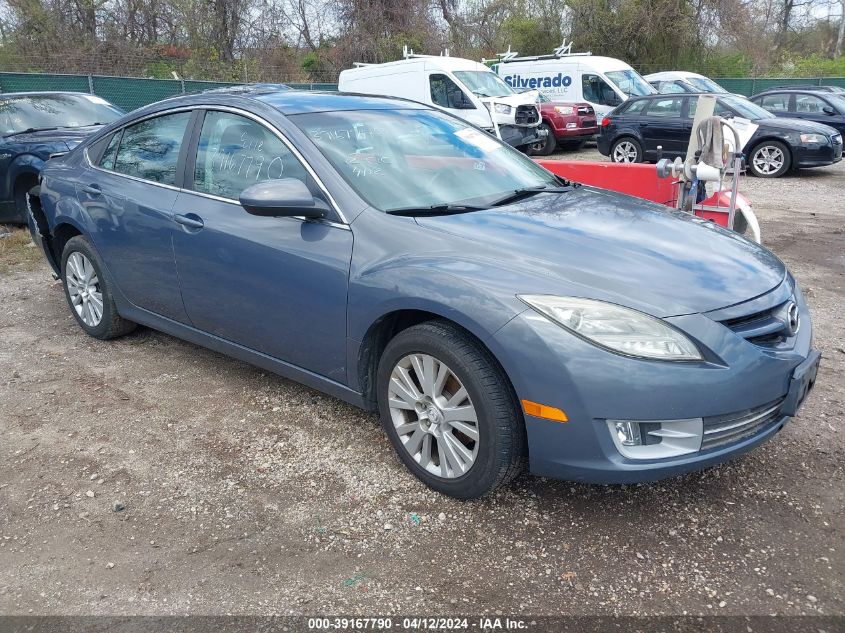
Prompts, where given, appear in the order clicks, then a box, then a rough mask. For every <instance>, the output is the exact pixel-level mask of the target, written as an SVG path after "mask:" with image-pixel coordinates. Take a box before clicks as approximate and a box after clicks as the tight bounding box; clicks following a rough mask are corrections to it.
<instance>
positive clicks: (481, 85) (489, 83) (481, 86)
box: [455, 70, 516, 97]
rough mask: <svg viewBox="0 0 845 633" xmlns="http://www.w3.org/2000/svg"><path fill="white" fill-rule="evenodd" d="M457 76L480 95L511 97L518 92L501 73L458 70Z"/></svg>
mask: <svg viewBox="0 0 845 633" xmlns="http://www.w3.org/2000/svg"><path fill="white" fill-rule="evenodd" d="M455 77H457V78H458V79H460V80H461V82H462V83H463V84H464V85H465V86H466V87H467V88H469V89H470V90H471V91H472V92H473V93H475V94H476V95H478V96H479V97H509V96H510V95H512V94H516V93H515V92H514V90H513V88H511V87H510V86H509V85H508V84H506V83H505V82H504V80H502V78H501V77H499V75H497V74H496V73H494V72H490V71H486V70H456V71H455Z"/></svg>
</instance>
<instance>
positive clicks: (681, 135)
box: [640, 95, 691, 159]
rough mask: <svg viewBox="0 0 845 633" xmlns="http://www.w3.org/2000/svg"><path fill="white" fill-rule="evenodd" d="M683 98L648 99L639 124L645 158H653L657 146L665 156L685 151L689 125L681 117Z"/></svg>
mask: <svg viewBox="0 0 845 633" xmlns="http://www.w3.org/2000/svg"><path fill="white" fill-rule="evenodd" d="M684 100H685V97H682V96H679V95H666V96H665V97H661V98H653V99H649V101H648V105H647V106H646V109H645V112H644V114H645V116H644V117H643V119H642V123H641V124H640V129H641V130H642V136H643V141H644V147H643V150H644V151H645V157H646V159H654V158H655V157H656V156H657V148H658V147H662V148H663V155H664V156H666V157H674V156H683V155H684V154H685V153H686V149H687V143H688V142H689V135H690V129H691V125H690V122H689V121H687V120H686V119H682V118H681V112H682V109H683V104H684Z"/></svg>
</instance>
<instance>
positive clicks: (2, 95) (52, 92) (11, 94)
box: [0, 90, 97, 99]
mask: <svg viewBox="0 0 845 633" xmlns="http://www.w3.org/2000/svg"><path fill="white" fill-rule="evenodd" d="M55 95H73V96H79V97H96V96H97V95H92V94H90V93H88V92H81V91H79V90H32V91H27V92H0V99H5V98H7V97H49V96H55Z"/></svg>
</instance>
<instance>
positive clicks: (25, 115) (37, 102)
mask: <svg viewBox="0 0 845 633" xmlns="http://www.w3.org/2000/svg"><path fill="white" fill-rule="evenodd" d="M122 114H123V111H122V110H120V109H119V108H117V107H115V106H113V105H112V104H110V103H109V102H108V101H105V100H104V99H101V98H99V97H95V96H93V95H81V94H80V95H71V94H51V95H31V96H21V97H5V98H0V134H3V135H8V134H15V133H18V132H24V131H26V130H43V129H53V128H62V127H84V126H86V125H95V124H98V123H99V124H105V123H111V122H112V121H114V120H115V119H117V118H118V117H120V116H121V115H122Z"/></svg>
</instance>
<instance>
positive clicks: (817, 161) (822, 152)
mask: <svg viewBox="0 0 845 633" xmlns="http://www.w3.org/2000/svg"><path fill="white" fill-rule="evenodd" d="M795 160H796V166H797V167H824V166H826V165H832V164H834V163H838V162H839V161H840V160H842V143H837V144H835V145H831V144H827V145H802V146H800V147H798V148H797V149H796V152H795Z"/></svg>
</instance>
